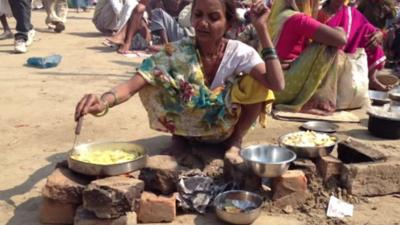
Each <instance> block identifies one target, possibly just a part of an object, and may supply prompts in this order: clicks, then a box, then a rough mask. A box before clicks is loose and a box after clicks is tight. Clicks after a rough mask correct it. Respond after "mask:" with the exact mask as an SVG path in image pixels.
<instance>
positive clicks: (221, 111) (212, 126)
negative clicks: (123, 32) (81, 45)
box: [75, 0, 284, 150]
mask: <svg viewBox="0 0 400 225" xmlns="http://www.w3.org/2000/svg"><path fill="white" fill-rule="evenodd" d="M268 15H269V9H268V8H267V7H266V6H265V5H264V3H263V1H256V2H255V3H253V4H252V6H251V21H252V24H253V25H254V27H255V29H256V30H257V33H258V35H259V37H260V43H261V45H262V48H263V51H262V55H261V57H260V56H259V54H258V53H257V52H256V51H255V50H254V49H253V48H251V47H250V46H247V45H245V44H243V43H241V42H239V41H235V40H229V39H226V38H225V37H224V35H225V33H226V31H227V30H229V28H230V27H231V26H233V25H234V23H235V21H236V17H235V16H236V14H235V6H234V4H233V1H230V0H201V1H199V0H194V1H193V7H192V18H191V22H192V25H193V27H194V29H195V33H196V36H195V37H194V38H184V39H182V40H180V41H178V42H174V43H170V44H167V45H166V46H165V48H164V49H163V50H161V51H160V52H159V53H157V54H155V55H153V56H151V57H150V58H148V59H145V60H144V61H143V63H142V64H141V66H140V67H139V68H138V69H137V72H136V74H135V75H134V76H133V77H132V78H131V79H130V80H128V81H127V82H125V83H122V84H120V85H118V86H117V87H115V88H113V89H112V90H111V91H109V92H106V93H104V94H102V95H101V97H98V96H97V95H95V94H87V95H85V96H84V97H83V98H82V99H81V100H80V101H79V103H78V104H77V106H76V112H75V120H78V119H79V118H80V117H82V116H84V115H86V114H88V113H89V114H93V115H97V116H102V115H105V114H106V113H107V111H108V109H109V108H110V107H113V106H115V105H118V104H121V103H123V102H125V101H127V100H128V99H129V98H130V97H132V96H133V95H134V94H136V93H139V95H140V98H141V100H142V103H143V105H144V107H145V108H146V110H147V112H148V117H149V121H150V126H151V128H153V129H156V130H159V131H164V132H169V133H171V134H172V135H173V136H172V137H173V138H172V140H173V147H174V148H182V147H184V146H186V145H185V144H187V143H188V141H200V142H206V143H219V144H222V145H223V146H224V147H226V150H227V149H229V148H231V147H240V145H241V141H242V138H243V136H244V135H245V134H246V132H247V130H248V129H249V128H250V127H251V125H252V124H253V123H254V121H255V120H256V119H257V117H258V116H259V115H260V114H261V113H262V112H263V110H264V106H265V104H266V103H268V102H270V101H271V100H272V99H273V97H271V92H270V90H269V89H271V90H276V91H280V90H283V88H284V78H283V73H282V69H281V65H280V63H279V60H278V57H277V55H276V53H275V50H274V46H273V45H272V42H271V39H270V37H269V34H268V28H267V18H268ZM242 74H243V75H242Z"/></svg>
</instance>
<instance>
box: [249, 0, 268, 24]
mask: <svg viewBox="0 0 400 225" xmlns="http://www.w3.org/2000/svg"><path fill="white" fill-rule="evenodd" d="M270 11H271V10H270V9H269V8H268V7H267V6H266V5H265V4H264V1H262V0H255V1H254V2H253V4H252V5H251V9H250V19H251V23H252V24H253V26H254V28H256V30H259V29H266V28H267V21H268V16H269V13H270Z"/></svg>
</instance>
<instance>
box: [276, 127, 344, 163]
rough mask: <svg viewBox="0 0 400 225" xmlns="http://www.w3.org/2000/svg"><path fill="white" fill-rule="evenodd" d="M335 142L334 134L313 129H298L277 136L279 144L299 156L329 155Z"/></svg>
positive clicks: (336, 139)
mask: <svg viewBox="0 0 400 225" xmlns="http://www.w3.org/2000/svg"><path fill="white" fill-rule="evenodd" d="M337 142H338V138H337V137H336V136H335V135H332V134H325V133H319V132H314V131H298V132H293V133H289V134H286V135H283V136H281V137H279V144H280V145H281V146H283V147H285V148H288V149H290V150H292V151H294V152H295V153H296V155H297V156H298V157H299V158H317V157H321V156H326V155H329V154H331V152H332V151H333V149H334V148H335V146H336V144H337Z"/></svg>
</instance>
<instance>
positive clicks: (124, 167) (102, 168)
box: [68, 142, 147, 176]
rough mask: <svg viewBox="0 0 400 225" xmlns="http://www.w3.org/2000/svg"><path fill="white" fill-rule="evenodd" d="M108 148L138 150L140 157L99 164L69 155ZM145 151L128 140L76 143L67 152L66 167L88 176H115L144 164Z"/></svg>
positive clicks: (145, 158) (128, 150)
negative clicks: (121, 161) (115, 162)
mask: <svg viewBox="0 0 400 225" xmlns="http://www.w3.org/2000/svg"><path fill="white" fill-rule="evenodd" d="M109 149H124V151H127V152H139V153H140V155H141V156H140V157H139V158H136V159H135V160H132V161H128V162H123V163H117V164H111V165H99V164H93V163H88V162H83V161H79V160H76V159H73V158H72V157H71V155H72V154H76V153H81V152H84V151H104V150H109ZM146 162H147V152H146V150H145V149H144V148H143V147H142V146H140V145H137V144H133V143H129V142H104V143H90V144H82V145H78V146H77V147H75V148H74V149H72V150H71V151H69V154H68V167H69V168H70V169H71V170H73V171H75V172H78V173H81V174H85V175H89V176H115V175H120V174H124V173H129V172H132V171H135V170H139V169H141V168H143V167H145V166H146Z"/></svg>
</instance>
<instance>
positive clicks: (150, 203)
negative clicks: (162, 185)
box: [138, 192, 176, 223]
mask: <svg viewBox="0 0 400 225" xmlns="http://www.w3.org/2000/svg"><path fill="white" fill-rule="evenodd" d="M175 217H176V197H175V195H171V196H169V197H166V196H157V195H155V194H153V193H150V192H143V194H142V196H141V198H140V204H139V210H138V221H140V222H142V223H160V222H172V221H173V220H174V219H175Z"/></svg>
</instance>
